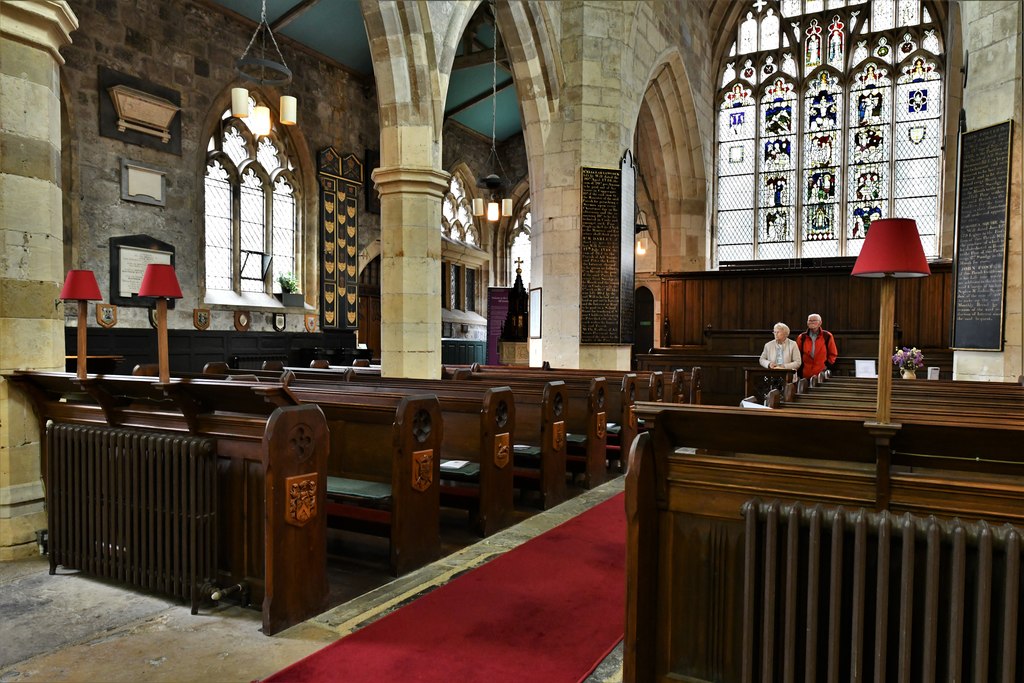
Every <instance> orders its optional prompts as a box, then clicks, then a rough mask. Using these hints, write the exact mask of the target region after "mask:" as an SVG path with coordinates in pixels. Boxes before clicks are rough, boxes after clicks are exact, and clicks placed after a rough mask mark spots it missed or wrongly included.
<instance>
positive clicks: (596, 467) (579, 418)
mask: <svg viewBox="0 0 1024 683" xmlns="http://www.w3.org/2000/svg"><path fill="white" fill-rule="evenodd" d="M552 379H557V380H558V381H560V382H562V383H563V385H564V387H565V396H566V398H567V399H568V403H567V405H566V409H565V413H564V416H563V419H564V422H565V430H566V431H565V440H566V467H567V471H568V472H570V473H572V474H574V475H575V474H582V475H583V484H584V486H586V487H587V488H592V487H594V486H598V485H600V484H603V483H604V482H605V480H606V479H607V467H606V465H605V459H606V457H607V455H606V440H605V439H606V436H607V431H608V427H607V425H608V412H607V406H608V402H609V398H610V396H611V392H609V391H608V388H607V385H606V382H605V379H604V377H592V376H589V375H579V376H575V375H563V374H559V373H551V372H541V373H523V374H517V373H511V372H504V371H500V372H498V371H495V372H476V371H473V370H471V369H460V370H457V371H455V373H454V381H460V380H463V381H470V382H476V383H484V384H487V385H489V386H509V387H511V389H512V390H513V392H519V391H522V390H526V389H533V388H536V387H538V386H543V385H544V384H546V383H547V382H548V381H550V380H552Z"/></svg>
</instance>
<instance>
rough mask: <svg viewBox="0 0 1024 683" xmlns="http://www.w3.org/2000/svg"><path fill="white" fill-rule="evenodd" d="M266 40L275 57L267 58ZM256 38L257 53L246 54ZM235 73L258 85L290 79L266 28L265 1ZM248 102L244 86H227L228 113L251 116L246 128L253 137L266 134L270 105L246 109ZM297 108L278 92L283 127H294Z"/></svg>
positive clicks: (286, 82) (289, 97)
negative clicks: (228, 90) (229, 97)
mask: <svg viewBox="0 0 1024 683" xmlns="http://www.w3.org/2000/svg"><path fill="white" fill-rule="evenodd" d="M268 39H269V42H270V45H271V46H273V48H274V52H276V53H277V59H276V60H274V59H272V58H268V57H267V42H268ZM257 41H258V43H259V56H256V55H255V54H253V55H250V54H249V51H250V50H252V47H253V45H256V44H257ZM271 56H273V55H271ZM235 72H236V73H237V74H238V75H239V77H241V78H243V79H244V80H247V81H249V82H251V83H256V84H258V85H262V86H282V85H288V84H289V83H291V82H292V72H291V69H289V68H288V65H287V64H285V61H284V56H283V55H282V54H281V48H279V47H278V46H277V40H275V39H274V33H273V31H271V30H270V24H269V23H267V0H263V7H262V10H261V12H260V23H259V24H258V25H257V26H256V31H255V32H254V33H253V34H252V38H250V39H249V44H248V45H247V46H246V47H245V52H243V53H242V56H241V57H239V58H238V61H237V62H235ZM249 105H250V102H249V91H248V90H247V89H246V88H232V89H231V115H232V116H236V117H238V118H240V119H244V118H248V117H249V116H250V115H251V116H252V119H251V120H250V121H249V129H250V130H252V132H253V134H254V135H257V136H260V135H269V134H270V108H269V107H264V106H254V107H253V108H252V111H251V112H250V110H249ZM297 109H298V101H297V100H296V99H295V98H294V97H293V96H291V95H282V96H281V102H280V117H279V119H278V120H279V121H280V122H281V123H282V124H284V125H286V126H294V125H295V123H296V121H297V117H296V111H297Z"/></svg>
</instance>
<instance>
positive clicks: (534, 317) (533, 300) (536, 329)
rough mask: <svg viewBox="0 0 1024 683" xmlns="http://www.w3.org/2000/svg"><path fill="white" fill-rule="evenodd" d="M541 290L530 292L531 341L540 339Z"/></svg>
mask: <svg viewBox="0 0 1024 683" xmlns="http://www.w3.org/2000/svg"><path fill="white" fill-rule="evenodd" d="M540 289H541V288H540V287H537V288H536V289H531V290H530V339H540V305H541V304H540Z"/></svg>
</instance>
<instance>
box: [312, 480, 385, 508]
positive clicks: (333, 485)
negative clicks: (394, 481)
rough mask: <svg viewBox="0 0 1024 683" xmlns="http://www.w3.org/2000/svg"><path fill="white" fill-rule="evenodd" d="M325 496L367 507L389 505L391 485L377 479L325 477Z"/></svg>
mask: <svg viewBox="0 0 1024 683" xmlns="http://www.w3.org/2000/svg"><path fill="white" fill-rule="evenodd" d="M327 497H328V498H333V499H338V500H343V501H345V502H348V503H354V504H357V505H364V506H367V507H375V508H387V507H390V506H391V486H390V484H385V483H383V482H379V481H366V480H363V479H351V478H349V477H327Z"/></svg>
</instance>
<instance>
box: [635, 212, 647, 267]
mask: <svg viewBox="0 0 1024 683" xmlns="http://www.w3.org/2000/svg"><path fill="white" fill-rule="evenodd" d="M648 235H650V230H649V229H648V226H647V212H646V211H644V210H643V209H640V211H638V212H637V214H636V255H637V256H643V255H644V254H646V253H647V237H648Z"/></svg>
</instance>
